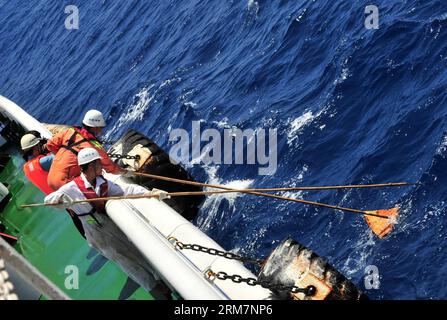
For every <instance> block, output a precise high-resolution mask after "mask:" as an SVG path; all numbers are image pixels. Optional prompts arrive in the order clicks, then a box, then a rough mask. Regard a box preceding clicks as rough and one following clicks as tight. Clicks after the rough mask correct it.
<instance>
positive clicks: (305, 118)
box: [287, 108, 326, 146]
mask: <svg viewBox="0 0 447 320" xmlns="http://www.w3.org/2000/svg"><path fill="white" fill-rule="evenodd" d="M325 111H326V108H323V109H321V110H320V111H318V112H317V113H316V114H314V113H313V112H312V111H311V110H306V111H305V112H304V113H303V114H302V115H301V116H299V117H298V118H295V119H294V120H292V121H291V122H290V129H289V132H288V133H287V144H288V145H289V146H291V145H292V143H293V142H294V141H295V140H297V139H298V137H299V135H300V134H301V133H302V132H303V130H304V128H305V127H306V126H308V125H310V124H311V123H312V122H314V121H315V120H316V119H318V118H319V117H320V116H321V115H322V114H323V113H324V112H325ZM323 128H324V127H323ZM323 128H321V126H320V130H322V129H323Z"/></svg>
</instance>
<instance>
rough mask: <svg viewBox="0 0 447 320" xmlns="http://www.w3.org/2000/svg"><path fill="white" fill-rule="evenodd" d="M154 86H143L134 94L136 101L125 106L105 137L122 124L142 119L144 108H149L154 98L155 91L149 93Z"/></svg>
mask: <svg viewBox="0 0 447 320" xmlns="http://www.w3.org/2000/svg"><path fill="white" fill-rule="evenodd" d="M154 87H155V85H151V86H149V87H144V88H142V89H141V90H140V91H139V92H138V93H137V94H136V95H135V98H137V101H136V102H135V103H134V104H132V105H131V106H130V107H128V108H127V110H126V111H125V112H124V113H123V114H122V115H121V117H120V118H119V119H118V121H117V122H116V123H115V125H114V126H113V128H112V129H111V130H109V131H108V132H107V134H106V135H105V136H104V137H105V138H106V139H107V138H109V136H110V134H111V133H113V132H115V131H116V130H118V129H120V128H121V127H122V126H123V125H125V124H127V123H132V122H134V121H137V120H142V119H143V117H144V114H145V112H146V110H147V109H148V108H149V105H150V103H151V102H152V101H153V100H154V98H155V93H153V94H151V90H152V89H153V88H154Z"/></svg>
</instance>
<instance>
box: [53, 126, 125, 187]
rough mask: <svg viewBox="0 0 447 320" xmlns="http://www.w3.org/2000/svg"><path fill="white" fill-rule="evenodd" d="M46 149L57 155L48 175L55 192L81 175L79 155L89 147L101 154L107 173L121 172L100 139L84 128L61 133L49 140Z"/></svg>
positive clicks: (75, 128) (74, 128)
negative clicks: (80, 151)
mask: <svg viewBox="0 0 447 320" xmlns="http://www.w3.org/2000/svg"><path fill="white" fill-rule="evenodd" d="M46 147H47V149H48V150H49V151H50V152H52V153H54V154H55V155H56V156H55V157H54V160H53V165H52V166H51V169H50V172H49V175H48V185H49V186H50V187H51V188H53V189H55V190H57V189H59V188H60V187H62V186H63V185H65V184H67V183H68V182H70V181H71V180H73V179H74V178H75V177H76V176H79V175H80V174H81V169H80V168H79V166H78V160H77V154H78V152H79V150H81V149H84V148H87V147H93V148H95V149H96V150H97V151H98V152H99V154H100V156H101V158H102V159H101V164H102V166H103V168H104V170H105V171H107V172H110V173H117V172H119V171H120V170H121V169H120V167H119V166H118V165H117V164H116V163H114V162H113V161H112V160H111V159H110V158H109V156H108V155H107V152H106V151H105V150H104V148H103V147H102V146H101V144H100V143H99V141H98V139H97V138H96V137H95V136H94V135H93V134H91V133H90V132H88V131H87V130H86V129H84V128H79V127H73V128H70V129H68V130H66V131H63V132H60V133H58V134H56V135H55V136H54V137H53V138H51V139H49V140H48V142H47V144H46Z"/></svg>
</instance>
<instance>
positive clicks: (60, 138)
mask: <svg viewBox="0 0 447 320" xmlns="http://www.w3.org/2000/svg"><path fill="white" fill-rule="evenodd" d="M67 132H73V131H72V130H71V129H69V130H63V131H61V132H59V133H57V134H55V135H54V136H53V137H52V138H51V139H49V140H48V141H47V144H46V145H45V147H46V148H47V150H48V151H50V152H51V153H53V154H56V153H57V152H58V151H59V149H60V148H61V146H62V144H63V143H64V140H65V139H64V137H65V134H66V133H67Z"/></svg>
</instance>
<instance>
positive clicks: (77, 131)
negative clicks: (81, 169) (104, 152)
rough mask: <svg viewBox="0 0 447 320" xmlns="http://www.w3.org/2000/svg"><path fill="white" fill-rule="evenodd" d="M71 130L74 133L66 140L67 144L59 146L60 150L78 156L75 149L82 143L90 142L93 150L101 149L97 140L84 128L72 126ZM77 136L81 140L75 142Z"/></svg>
mask: <svg viewBox="0 0 447 320" xmlns="http://www.w3.org/2000/svg"><path fill="white" fill-rule="evenodd" d="M73 129H74V132H73V134H72V135H71V137H70V139H68V142H67V144H66V145H63V146H61V148H64V149H67V150H68V151H70V152H72V153H73V154H74V155H75V156H77V155H78V150H76V149H75V147H76V146H79V145H80V144H82V143H84V142H90V143H91V144H92V145H93V146H94V147H95V148H97V149H102V145H101V143H100V142H99V140H98V138H96V137H95V136H94V135H93V134H91V133H90V132H88V131H87V130H86V129H85V128H80V127H76V126H74V127H73ZM77 135H80V136H81V137H82V138H81V139H80V140H76V136H77Z"/></svg>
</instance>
